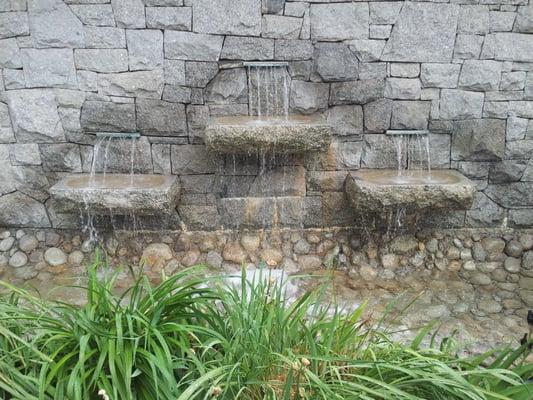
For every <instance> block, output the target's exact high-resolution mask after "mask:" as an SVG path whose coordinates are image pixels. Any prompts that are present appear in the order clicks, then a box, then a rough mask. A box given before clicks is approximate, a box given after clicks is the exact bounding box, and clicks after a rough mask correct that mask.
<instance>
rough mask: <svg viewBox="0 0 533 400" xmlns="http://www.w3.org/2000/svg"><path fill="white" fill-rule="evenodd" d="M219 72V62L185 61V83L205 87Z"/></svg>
mask: <svg viewBox="0 0 533 400" xmlns="http://www.w3.org/2000/svg"><path fill="white" fill-rule="evenodd" d="M217 73H218V64H217V63H215V62H195V61H187V62H186V63H185V84H186V85H187V86H192V87H200V88H204V87H206V86H207V84H208V83H209V82H210V81H211V79H213V78H214V77H215V76H216V75H217Z"/></svg>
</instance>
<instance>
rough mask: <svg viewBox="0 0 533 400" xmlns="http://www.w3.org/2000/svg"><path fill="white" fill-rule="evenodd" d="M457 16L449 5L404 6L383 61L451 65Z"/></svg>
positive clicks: (409, 4) (456, 9)
mask: <svg viewBox="0 0 533 400" xmlns="http://www.w3.org/2000/svg"><path fill="white" fill-rule="evenodd" d="M458 14H459V7H458V6H456V5H452V4H431V3H405V4H404V7H402V11H401V12H400V16H399V17H398V24H397V25H395V26H394V29H393V30H392V34H391V38H390V40H389V41H388V43H387V46H385V50H384V51H383V56H382V59H383V60H386V61H417V62H449V61H451V59H452V53H453V45H454V39H455V32H456V26H457V17H458Z"/></svg>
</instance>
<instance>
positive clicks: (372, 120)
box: [363, 99, 392, 132]
mask: <svg viewBox="0 0 533 400" xmlns="http://www.w3.org/2000/svg"><path fill="white" fill-rule="evenodd" d="M363 111H364V122H365V124H364V125H365V129H366V130H367V131H369V132H384V131H386V130H387V129H389V128H390V120H391V114H392V101H391V100H388V99H379V100H375V101H372V102H370V103H367V104H365V105H364V106H363Z"/></svg>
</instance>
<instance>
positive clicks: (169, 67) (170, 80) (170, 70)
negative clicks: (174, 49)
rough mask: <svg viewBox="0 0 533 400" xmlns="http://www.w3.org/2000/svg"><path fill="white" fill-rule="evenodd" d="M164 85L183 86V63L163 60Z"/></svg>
mask: <svg viewBox="0 0 533 400" xmlns="http://www.w3.org/2000/svg"><path fill="white" fill-rule="evenodd" d="M164 68H165V83H167V84H169V85H185V61H181V60H164Z"/></svg>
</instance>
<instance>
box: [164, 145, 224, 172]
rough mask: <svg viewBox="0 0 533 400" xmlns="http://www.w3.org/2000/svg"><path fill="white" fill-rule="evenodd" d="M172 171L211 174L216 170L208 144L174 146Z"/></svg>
mask: <svg viewBox="0 0 533 400" xmlns="http://www.w3.org/2000/svg"><path fill="white" fill-rule="evenodd" d="M171 158H172V172H173V173H174V174H179V175H181V174H209V173H213V172H215V163H214V160H213V157H212V155H211V154H209V153H208V152H207V149H206V146H202V145H183V146H172V148H171Z"/></svg>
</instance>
